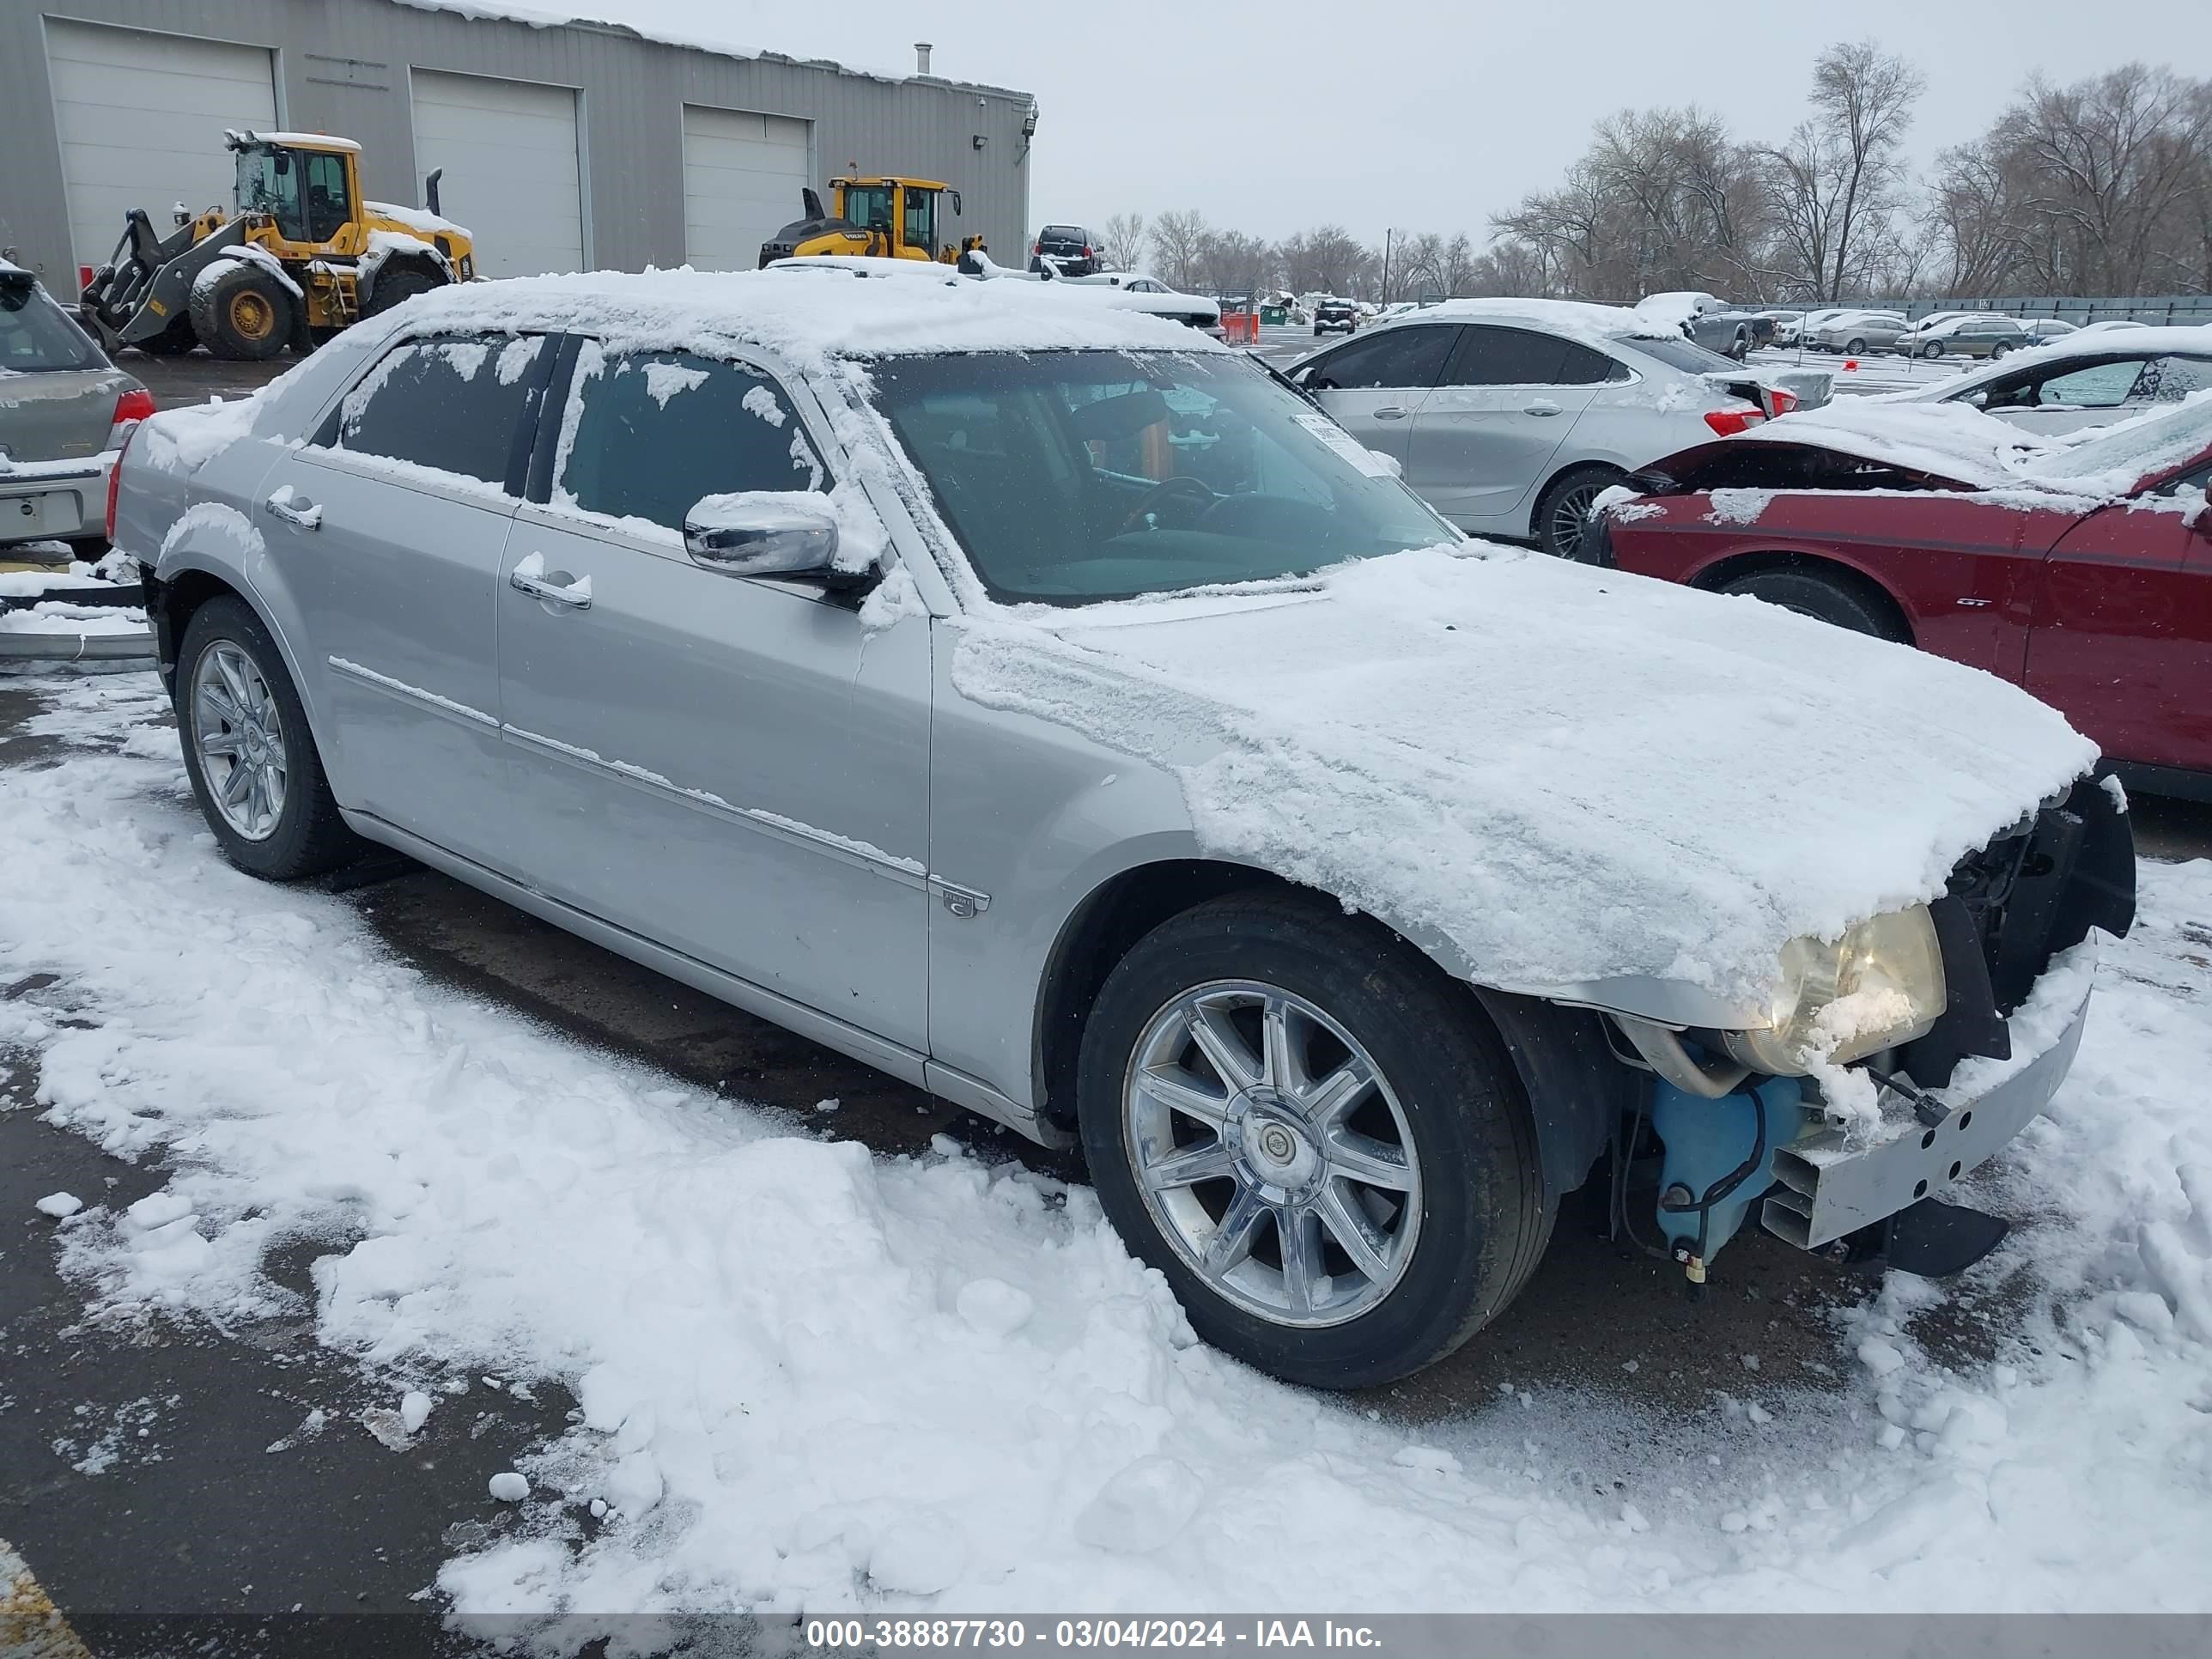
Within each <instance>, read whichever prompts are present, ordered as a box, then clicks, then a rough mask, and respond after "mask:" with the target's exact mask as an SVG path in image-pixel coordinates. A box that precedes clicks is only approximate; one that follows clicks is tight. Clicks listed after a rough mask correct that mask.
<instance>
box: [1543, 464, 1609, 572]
mask: <svg viewBox="0 0 2212 1659" xmlns="http://www.w3.org/2000/svg"><path fill="white" fill-rule="evenodd" d="M1626 482H1627V475H1626V473H1624V472H1622V471H1620V469H1619V468H1617V467H1610V466H1598V465H1589V466H1572V467H1569V468H1568V469H1567V470H1566V471H1565V472H1562V473H1561V474H1559V477H1556V478H1554V479H1553V480H1552V483H1551V487H1550V488H1549V489H1547V490H1545V492H1544V494H1543V496H1542V499H1541V500H1540V501H1537V503H1536V513H1535V518H1534V521H1533V524H1532V528H1533V529H1534V531H1535V533H1536V545H1537V546H1539V547H1541V548H1542V549H1543V550H1544V551H1545V552H1547V553H1549V554H1551V555H1552V556H1553V557H1555V558H1561V559H1575V560H1580V559H1582V558H1583V557H1584V556H1585V554H1586V551H1587V550H1588V548H1589V512H1590V503H1591V502H1592V501H1595V500H1596V499H1597V495H1598V492H1599V491H1600V490H1602V489H1608V488H1610V487H1611V486H1613V485H1614V484H1617V483H1626Z"/></svg>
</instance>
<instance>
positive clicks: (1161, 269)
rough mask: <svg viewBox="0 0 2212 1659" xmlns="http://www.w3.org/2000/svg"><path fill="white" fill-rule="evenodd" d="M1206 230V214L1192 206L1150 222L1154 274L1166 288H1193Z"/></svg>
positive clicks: (1204, 245)
mask: <svg viewBox="0 0 2212 1659" xmlns="http://www.w3.org/2000/svg"><path fill="white" fill-rule="evenodd" d="M1209 233H1210V227H1209V226H1208V225H1207V224H1206V216H1205V215H1204V214H1203V213H1200V211H1198V210H1197V209H1195V208H1191V209H1188V210H1183V211H1180V212H1173V213H1163V214H1162V215H1160V216H1159V217H1158V218H1157V219H1155V220H1153V221H1152V265H1153V270H1154V273H1155V274H1156V275H1157V276H1158V277H1159V279H1160V280H1161V281H1162V282H1164V283H1167V284H1168V286H1169V287H1170V288H1182V289H1187V288H1191V287H1194V286H1195V285H1196V284H1197V282H1198V279H1199V278H1198V263H1199V256H1200V254H1201V253H1202V252H1204V251H1205V248H1206V237H1207V235H1208V234H1209Z"/></svg>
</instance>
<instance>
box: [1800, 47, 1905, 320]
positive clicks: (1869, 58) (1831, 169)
mask: <svg viewBox="0 0 2212 1659" xmlns="http://www.w3.org/2000/svg"><path fill="white" fill-rule="evenodd" d="M1926 85H1927V82H1926V81H1925V79H1924V77H1923V76H1922V75H1921V73H1920V71H1919V70H1916V69H1914V68H1913V67H1912V66H1911V64H1908V63H1906V62H1905V59H1904V58H1900V57H1898V56H1896V55H1895V54H1893V53H1889V52H1883V51H1882V50H1881V47H1880V46H1876V45H1875V43H1874V42H1873V41H1871V40H1859V41H1853V42H1839V43H1838V44H1837V45H1835V46H1830V47H1829V48H1828V49H1827V50H1826V52H1822V53H1821V54H1820V58H1819V59H1818V60H1817V61H1816V62H1815V63H1814V65H1813V94H1812V105H1813V109H1814V114H1813V117H1812V118H1811V119H1809V120H1807V121H1804V122H1801V123H1800V124H1799V125H1798V126H1797V128H1796V131H1793V132H1792V133H1791V134H1790V137H1789V139H1788V141H1787V142H1786V143H1783V144H1780V145H1778V146H1775V147H1773V148H1771V149H1768V150H1766V151H1765V158H1766V161H1767V163H1768V167H1769V169H1770V173H1769V185H1768V191H1767V197H1768V204H1769V206H1770V207H1771V210H1772V212H1773V214H1774V216H1775V220H1776V223H1777V227H1778V231H1779V234H1780V237H1781V240H1782V242H1783V244H1784V248H1785V250H1786V251H1787V252H1788V253H1789V254H1790V256H1791V263H1792V264H1794V265H1796V268H1797V270H1798V272H1799V273H1800V274H1801V275H1802V277H1803V278H1804V279H1806V280H1807V281H1808V283H1810V285H1811V288H1812V290H1813V292H1814V294H1816V295H1819V296H1820V297H1821V298H1824V299H1830V300H1833V299H1839V298H1841V297H1842V296H1843V295H1844V294H1845V293H1846V292H1848V291H1850V290H1851V289H1854V288H1864V287H1867V286H1869V276H1870V275H1871V273H1872V271H1873V270H1874V267H1875V258H1874V256H1875V253H1876V252H1877V251H1879V250H1880V249H1881V247H1882V246H1883V245H1884V243H1885V241H1886V240H1887V238H1888V235H1889V234H1890V228H1891V227H1890V221H1891V218H1892V216H1893V215H1894V214H1895V213H1896V211H1897V210H1898V208H1899V205H1900V204H1901V200H1902V197H1903V193H1904V185H1905V166H1904V161H1903V149H1904V143H1905V133H1906V131H1908V130H1909V129H1910V128H1911V125H1912V110H1913V106H1914V105H1916V104H1917V103H1918V102H1919V100H1920V94H1921V93H1922V92H1923V90H1924V89H1925V88H1926Z"/></svg>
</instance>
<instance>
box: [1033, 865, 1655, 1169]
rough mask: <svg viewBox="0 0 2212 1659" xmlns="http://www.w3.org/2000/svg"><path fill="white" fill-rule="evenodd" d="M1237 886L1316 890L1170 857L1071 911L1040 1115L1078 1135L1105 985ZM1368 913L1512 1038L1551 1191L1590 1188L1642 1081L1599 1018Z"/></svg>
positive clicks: (1044, 1020)
mask: <svg viewBox="0 0 2212 1659" xmlns="http://www.w3.org/2000/svg"><path fill="white" fill-rule="evenodd" d="M1232 894H1237V895H1249V896H1255V897H1257V896H1263V895H1267V894H1280V895H1289V896H1296V895H1300V894H1304V895H1306V896H1315V890H1313V889H1311V888H1306V887H1302V886H1300V885H1299V884H1297V883H1295V882H1291V881H1286V880H1285V879H1284V878H1281V877H1279V876H1277V875H1275V874H1273V872H1269V871H1267V870H1262V869H1261V868H1259V867H1257V866H1253V865H1244V864H1233V863H1230V862H1228V861H1226V860H1211V859H1205V858H1190V859H1174V860H1155V861H1153V862H1151V863H1146V864H1139V865H1134V866H1131V867H1129V868H1127V869H1125V870H1122V871H1120V872H1117V873H1115V875H1113V876H1111V877H1109V878H1107V879H1106V880H1105V881H1103V882H1102V883H1100V884H1098V885H1097V887H1096V888H1094V889H1093V890H1091V892H1090V893H1089V894H1088V895H1086V896H1085V898H1084V900H1083V901H1082V902H1081V903H1079V904H1078V905H1077V906H1076V907H1075V908H1074V909H1073V911H1072V912H1071V913H1070V915H1068V917H1067V919H1066V921H1064V922H1063V923H1062V925H1061V927H1060V936H1059V938H1058V939H1055V941H1054V945H1053V948H1052V951H1051V953H1050V955H1049V956H1048V957H1047V958H1046V967H1045V972H1044V977H1043V981H1042V985H1041V987H1040V988H1039V992H1038V995H1037V999H1036V1016H1035V1035H1034V1047H1033V1054H1034V1060H1033V1070H1034V1075H1035V1078H1036V1085H1035V1087H1036V1095H1035V1098H1036V1103H1037V1115H1038V1117H1039V1119H1040V1120H1042V1121H1044V1122H1047V1123H1048V1124H1050V1125H1051V1126H1052V1127H1054V1128H1055V1129H1058V1130H1060V1131H1063V1132H1065V1133H1071V1134H1072V1133H1074V1132H1075V1130H1076V1127H1077V1123H1076V1107H1075V1097H1076V1079H1077V1072H1078V1068H1079V1061H1080V1058H1081V1053H1082V1048H1083V1035H1084V1031H1085V1028H1086V1027H1087V1025H1088V1024H1089V1022H1090V1017H1091V1012H1092V1009H1093V1007H1094V1006H1095V1004H1096V1001H1097V994H1098V990H1099V987H1101V986H1103V984H1104V983H1105V982H1106V978H1107V975H1109V974H1111V973H1112V972H1113V970H1114V969H1115V967H1116V966H1117V965H1118V964H1119V963H1120V962H1121V958H1122V957H1126V956H1127V954H1128V953H1129V951H1131V950H1132V949H1133V948H1134V946H1135V945H1136V944H1137V942H1138V941H1139V939H1143V938H1144V937H1145V935H1146V934H1147V933H1151V932H1152V930H1153V929H1154V928H1156V927H1159V926H1160V925H1161V924H1162V923H1164V922H1166V921H1171V920H1173V919H1174V918H1175V917H1176V916H1179V915H1182V914H1183V913H1185V912H1186V911H1188V910H1193V909H1195V908H1198V907H1199V906H1200V905H1201V904H1204V903H1206V902H1210V901H1212V900H1213V899H1217V898H1224V897H1227V896H1231V895H1232ZM1322 897H1324V898H1325V897H1326V896H1325V895H1324V896H1322ZM1330 902H1331V903H1334V901H1330ZM1335 908H1338V909H1341V908H1343V907H1342V906H1340V905H1338V906H1336V907H1335ZM1358 925H1359V926H1361V927H1367V928H1372V929H1374V930H1375V931H1376V932H1377V933H1381V934H1383V935H1386V936H1387V937H1388V938H1389V939H1390V940H1391V941H1393V947H1394V948H1395V949H1399V950H1402V951H1409V952H1412V953H1413V954H1414V955H1416V956H1418V957H1419V958H1420V960H1421V962H1422V963H1425V969H1426V971H1428V972H1431V973H1432V974H1434V975H1435V976H1436V978H1437V980H1438V981H1440V982H1442V983H1443V984H1444V985H1445V986H1447V987H1449V990H1450V993H1451V994H1452V995H1453V996H1454V997H1455V998H1461V999H1464V1001H1463V1004H1462V1006H1463V1008H1464V1012H1465V1015H1466V1018H1468V1019H1469V1020H1471V1021H1473V1022H1474V1023H1476V1024H1480V1025H1482V1026H1483V1027H1485V1028H1486V1030H1488V1031H1489V1033H1490V1034H1491V1035H1492V1036H1493V1037H1494V1038H1495V1039H1496V1040H1497V1041H1498V1042H1500V1043H1502V1044H1503V1045H1504V1048H1505V1050H1506V1052H1507V1054H1509V1055H1510V1057H1511V1059H1512V1061H1513V1066H1514V1069H1515V1071H1516V1073H1518V1074H1519V1077H1520V1080H1521V1085H1522V1090H1523V1091H1524V1092H1525V1094H1526V1096H1527V1098H1528V1102H1529V1104H1530V1107H1531V1109H1532V1110H1533V1112H1534V1116H1535V1124H1536V1139H1537V1146H1538V1150H1539V1152H1540V1154H1541V1160H1542V1167H1543V1176H1544V1185H1545V1188H1546V1190H1547V1192H1548V1193H1550V1194H1552V1195H1553V1197H1554V1198H1556V1197H1558V1196H1559V1195H1560V1194H1565V1193H1571V1192H1573V1191H1574V1190H1575V1189H1576V1188H1578V1187H1580V1186H1581V1185H1582V1184H1583V1181H1584V1180H1585V1179H1586V1178H1587V1177H1588V1176H1589V1169H1590V1165H1591V1164H1592V1162H1593V1161H1594V1160H1595V1158H1596V1157H1597V1155H1598V1153H1599V1152H1601V1151H1602V1150H1603V1149H1604V1147H1605V1146H1606V1144H1607V1139H1608V1138H1609V1137H1610V1135H1611V1134H1612V1133H1613V1127H1614V1125H1615V1123H1616V1122H1617V1121H1618V1119H1619V1117H1620V1115H1621V1113H1623V1112H1624V1111H1626V1109H1629V1108H1630V1107H1631V1106H1632V1104H1633V1088H1634V1083H1635V1079H1634V1077H1633V1074H1632V1073H1630V1072H1628V1071H1627V1069H1626V1067H1624V1066H1621V1065H1620V1063H1619V1062H1618V1061H1616V1060H1614V1059H1613V1055H1612V1050H1611V1048H1610V1045H1609V1044H1608V1043H1607V1040H1606V1035H1605V1030H1604V1028H1603V1026H1602V1024H1601V1023H1600V1019H1599V1017H1598V1016H1597V1015H1595V1014H1593V1013H1590V1012H1587V1011H1585V1010H1577V1009H1571V1008H1564V1007H1561V1006H1559V1005H1558V1004H1556V1003H1549V1002H1545V1001H1542V1000H1540V999H1537V998H1534V997H1529V996H1524V995H1521V994H1517V993H1514V992H1509V991H1498V990H1493V989H1492V988H1491V987H1487V986H1483V985H1477V984H1474V983H1473V982H1471V981H1468V980H1466V979H1462V978H1461V977H1459V976H1458V975H1456V974H1455V973H1453V972H1451V971H1449V970H1448V969H1445V968H1444V967H1443V966H1442V965H1441V964H1439V963H1437V961H1436V960H1435V958H1434V957H1431V956H1430V955H1429V954H1428V953H1427V952H1425V951H1422V950H1421V949H1420V947H1419V946H1418V945H1414V944H1413V943H1412V942H1411V941H1409V940H1408V939H1406V938H1405V936H1404V935H1403V934H1401V933H1399V932H1398V931H1397V930H1396V929H1395V928H1393V927H1390V926H1389V923H1388V922H1387V921H1383V920H1382V919H1380V918H1377V917H1375V916H1372V915H1363V916H1360V917H1359V918H1358Z"/></svg>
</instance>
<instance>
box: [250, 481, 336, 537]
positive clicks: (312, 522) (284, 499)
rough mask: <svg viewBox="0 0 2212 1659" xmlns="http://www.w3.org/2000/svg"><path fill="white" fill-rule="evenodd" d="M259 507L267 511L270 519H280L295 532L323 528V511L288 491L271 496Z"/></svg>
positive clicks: (311, 502)
mask: <svg viewBox="0 0 2212 1659" xmlns="http://www.w3.org/2000/svg"><path fill="white" fill-rule="evenodd" d="M261 505H262V506H264V507H267V508H268V509H269V516H270V518H272V519H282V520H283V521H284V522H285V523H286V524H289V525H290V526H292V527H293V528H294V529H295V530H320V529H321V528H322V527H323V509H322V508H321V507H318V506H316V505H315V504H314V502H313V501H308V500H307V499H306V498H304V497H302V496H299V495H293V494H291V493H290V492H289V490H288V491H286V492H285V493H283V494H282V495H271V496H270V497H269V499H268V500H267V501H264V502H262V503H261Z"/></svg>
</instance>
